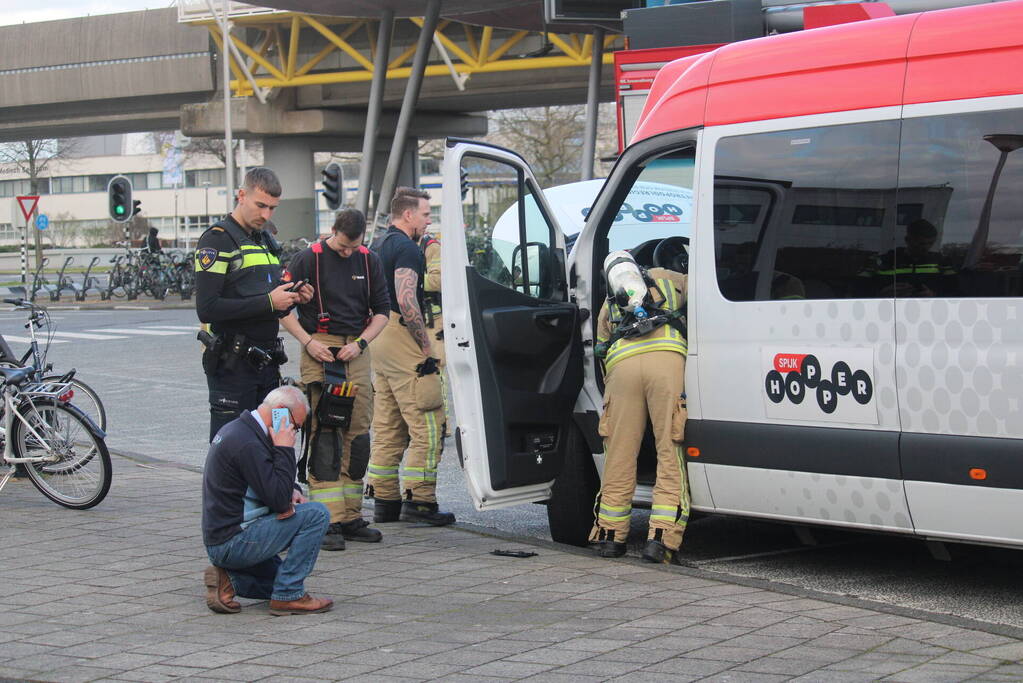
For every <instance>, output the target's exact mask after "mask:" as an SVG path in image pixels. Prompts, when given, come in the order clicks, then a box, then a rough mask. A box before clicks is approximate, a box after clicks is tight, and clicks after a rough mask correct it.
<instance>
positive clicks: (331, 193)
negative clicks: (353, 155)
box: [323, 161, 344, 211]
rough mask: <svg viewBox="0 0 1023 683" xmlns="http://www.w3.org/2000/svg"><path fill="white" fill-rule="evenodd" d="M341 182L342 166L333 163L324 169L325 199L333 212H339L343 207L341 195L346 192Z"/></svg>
mask: <svg viewBox="0 0 1023 683" xmlns="http://www.w3.org/2000/svg"><path fill="white" fill-rule="evenodd" d="M341 182H342V178H341V164H339V163H337V162H336V161H332V162H330V163H329V164H327V168H325V169H323V198H324V199H325V200H326V201H327V207H328V208H329V209H330V210H331V211H337V210H338V208H340V206H341V193H342V192H343V191H344V188H343V187H342V186H341Z"/></svg>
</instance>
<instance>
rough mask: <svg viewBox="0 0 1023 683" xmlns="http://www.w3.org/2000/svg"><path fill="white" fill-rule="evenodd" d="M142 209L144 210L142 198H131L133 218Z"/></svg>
mask: <svg viewBox="0 0 1023 683" xmlns="http://www.w3.org/2000/svg"><path fill="white" fill-rule="evenodd" d="M140 211H142V200H141V199H133V200H131V215H132V218H134V217H135V216H137V215H138V213H139V212H140Z"/></svg>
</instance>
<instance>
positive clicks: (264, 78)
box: [187, 11, 624, 96]
mask: <svg viewBox="0 0 1023 683" xmlns="http://www.w3.org/2000/svg"><path fill="white" fill-rule="evenodd" d="M231 22H232V24H233V25H234V26H235V27H237V28H244V29H255V31H251V30H250V31H245V32H244V33H245V34H247V35H251V34H255V35H256V36H257V37H256V40H254V41H253V44H252V45H250V44H248V43H247V42H246V41H245V40H243V39H242V38H241V37H239V36H238V35H235V34H234V33H232V34H231V40H232V42H233V43H234V46H235V48H237V50H238V52H239V53H240V54H241V55H244V56H245V57H246V58H247V59H246V60H245V62H246V63H245V64H244V65H243V64H239V63H238V60H237V59H236V58H235V57H234V56H232V58H231V62H230V66H231V71H232V73H233V74H234V78H233V79H232V80H231V89H232V90H233V92H234V94H235V95H236V96H246V95H252V94H254V90H253V84H255V86H256V87H259V88H266V89H273V88H291V87H297V86H303V85H325V84H330V83H355V82H361V81H370V80H371V79H372V78H373V59H374V54H375V50H376V34H377V27H378V23H379V20H376V19H362V18H344V17H324V16H313V15H309V14H301V13H296V12H282V11H274V12H265V13H253V14H242V15H238V16H232V17H231ZM402 22H407V23H410V24H413V25H414V26H415V27H416V29H419V28H421V27H422V25H423V19H422V18H420V17H411V18H406V19H395V28H396V29H398V28H399V25H400V23H402ZM187 23H189V24H193V25H200V26H205V27H207V28H208V29H209V32H210V35H211V36H212V38H213V40H214V42H215V43H216V45H217V48H218V50H219V51H220V52H221V54H223V40H222V33H221V29H220V27H219V25H218V24H217V21H216V20H215V19H213V18H211V17H209V16H207V17H204V18H196V19H194V20H191V21H187ZM315 36H320V37H322V39H323V41H322V42H321V41H319V40H317V45H320V44H322V45H323V46H322V47H320V48H319V49H318V50H317V51H316V52H315V53H313V49H312V48H306V49H303V40H305V41H309V40H310V39H312V38H314V37H315ZM531 36H532V37H534V38H539V39H540V40H541V41H542V43H543V44H544V46H545V48H544V49H543V50H539V51H536V52H538V53H542V54H535V56H530V55H525V56H520V55H518V54H515V53H513V52H512V48H514V47H516V46H517V45H519V46H521V44H522V43H523V42H524V41H526V40H527V39H529V38H530V37H531ZM593 40H594V37H593V35H591V34H585V33H582V34H579V33H569V34H558V33H543V32H538V31H524V30H513V29H499V28H493V27H490V26H484V27H480V26H474V25H470V24H463V23H460V22H457V21H452V20H441V21H440V23H439V24H438V26H437V30H436V33H435V40H434V42H435V44H436V45H439V49H440V51H441V53H442V55H443V56H444V62H445V63H441V64H430V65H428V66H427V67H426V71H425V73H424V75H425V76H445V75H451V76H454V75H456V74H458V75H459V76H457V77H461V78H466V77H469V76H471V75H472V74H479V73H495V72H507V71H524V70H530V69H550V68H560V67H584V66H585V67H588V66H589V65H590V60H591V54H592V52H593V50H592V48H593ZM623 42H624V40H623V36H621V35H619V34H610V35H607V36H605V37H604V38H603V43H604V44H603V48H604V49H603V51H602V55H603V56H602V59H603V63H604V64H612V63H613V61H614V58H613V55H612V53H611V50H613V49H615V48H620V47H623ZM410 43H411V44H410V45H408V46H407V48H406V49H404V50H403V51H402V52H401V53H400V54H398V55H397V56H396V57H394V58H393V59H391V61H390V62H389V63H388V65H387V75H386V78H387V80H388V81H390V80H392V79H402V78H408V76H409V74H410V72H411V67H410V66H409V60H411V59H412V57H413V55H414V54H415V52H416V44H415V38H413V39H412V40H411V41H410ZM395 47H399V46H398V45H395ZM337 54H341V55H344V56H346V57H347V58H348V59H347V60H346V59H345V58H344V57H342V58H341V59H340V60H334V61H335V62H336V63H337V65H336V66H332V67H330V68H324V67H323V66H321V64H322V63H323V62H324V60H326V59H327V58H328V57H331V56H332V55H337ZM318 66H319V67H320V68H319V69H318V68H317V67H318ZM246 70H247V71H248V72H249V73H250V74H251V76H252V79H251V80H250V79H249V77H248V75H247V74H246V73H245V72H246ZM457 77H456V78H457Z"/></svg>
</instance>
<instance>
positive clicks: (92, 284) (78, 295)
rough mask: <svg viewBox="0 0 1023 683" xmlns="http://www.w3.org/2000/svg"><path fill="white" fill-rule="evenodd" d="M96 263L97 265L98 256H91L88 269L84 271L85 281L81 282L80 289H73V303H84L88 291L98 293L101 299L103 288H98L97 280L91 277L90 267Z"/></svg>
mask: <svg viewBox="0 0 1023 683" xmlns="http://www.w3.org/2000/svg"><path fill="white" fill-rule="evenodd" d="M97 263H99V256H93V257H92V261H90V262H89V267H88V268H86V269H85V279H84V280H82V287H81V289H77V288H76V289H75V301H85V295H86V293H87V292H88V291H89V290H90V289H95V290H97V291H99V292H100V297H101V298H102V296H103V292H102V289H103V288H102V287H101V286H100V283H99V278H96V277H93V276H92V267H93V266H95V265H96V264H97Z"/></svg>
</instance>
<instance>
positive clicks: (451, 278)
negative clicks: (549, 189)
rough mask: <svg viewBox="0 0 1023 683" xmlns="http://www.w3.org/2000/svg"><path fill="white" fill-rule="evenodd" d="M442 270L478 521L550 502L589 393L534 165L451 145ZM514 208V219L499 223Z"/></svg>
mask: <svg viewBox="0 0 1023 683" xmlns="http://www.w3.org/2000/svg"><path fill="white" fill-rule="evenodd" d="M443 180H444V188H443V201H442V205H441V225H442V230H441V263H442V264H443V268H442V275H441V277H442V285H441V286H442V290H443V293H444V328H445V329H444V347H445V351H446V355H447V376H448V380H449V382H450V383H451V390H452V395H453V397H454V413H455V422H456V423H457V427H456V428H455V430H454V434H455V446H456V448H457V449H458V458H459V462H460V463H461V465H462V469H463V471H464V472H465V477H466V480H467V481H468V484H469V493H470V495H471V496H472V499H473V502H474V503H475V504H476V507H477V508H478V509H480V510H483V509H487V508H496V507H504V506H508V505H514V504H517V503H527V502H534V501H541V500H545V499H547V498H548V497H549V496H550V487H551V484H552V482H553V480H554V478H555V477H556V476H557V475H558V472H559V471H560V470H561V465H562V463H563V462H564V459H565V454H566V452H567V449H568V447H569V441H570V440H569V433H570V430H571V429H573V426H572V412H573V408H574V406H575V402H576V397H577V396H578V395H579V391H580V390H581V389H582V384H583V354H582V341H581V337H580V323H581V321H580V319H579V308H578V307H577V306H576V305H575V304H574V303H572V302H570V301H569V293H568V278H567V271H566V265H565V260H566V259H565V240H564V236H563V235H562V233H561V230H560V229H559V227H558V226H557V224H556V223H555V222H554V220H553V218H552V216H553V214H552V213H551V211H550V208H549V207H548V206H547V204H546V202H545V201H544V198H543V195H542V193H541V191H540V189H539V185H537V183H536V180H535V179H534V177H533V174H532V172H531V171H530V169H529V166H528V165H527V164H526V162H525V161H523V159H522V158H521V157H519V156H518V155H517V154H515V153H513V152H511V151H508V150H506V149H502V148H500V147H494V146H491V145H486V144H481V143H473V142H470V141H466V140H456V139H449V140H448V143H447V150H446V152H445V155H444V166H443ZM511 206H515V207H517V211H516V212H515V213H513V216H515V220H512V221H509V220H507V217H505V218H503V219H502V220H501V221H498V217H500V216H502V214H504V213H505V210H506V209H508V208H509V207H511Z"/></svg>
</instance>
